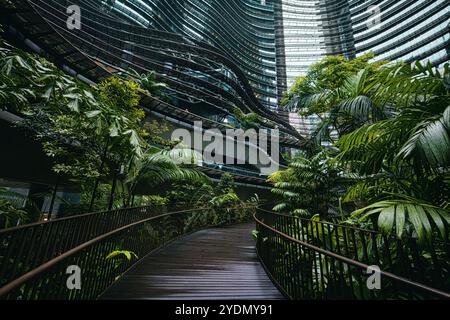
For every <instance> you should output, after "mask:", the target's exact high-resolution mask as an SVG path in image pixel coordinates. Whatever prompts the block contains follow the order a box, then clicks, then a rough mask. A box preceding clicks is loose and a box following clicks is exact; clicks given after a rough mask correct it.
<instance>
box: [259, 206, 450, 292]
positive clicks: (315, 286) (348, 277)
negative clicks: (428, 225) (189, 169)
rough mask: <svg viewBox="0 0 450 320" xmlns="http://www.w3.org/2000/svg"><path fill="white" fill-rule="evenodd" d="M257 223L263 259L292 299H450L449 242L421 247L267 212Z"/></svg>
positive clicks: (358, 231) (345, 227) (276, 280)
mask: <svg viewBox="0 0 450 320" xmlns="http://www.w3.org/2000/svg"><path fill="white" fill-rule="evenodd" d="M255 221H256V223H257V231H258V242H257V251H258V255H259V258H260V260H261V262H262V263H263V265H264V267H265V268H266V270H267V272H268V274H269V275H270V276H271V278H272V280H273V281H274V282H275V283H276V284H277V286H278V287H279V288H280V290H281V291H282V292H283V293H284V294H285V295H286V296H287V297H288V298H290V299H295V300H296V299H357V300H367V299H450V293H449V270H450V268H449V267H450V259H449V256H450V255H449V250H448V249H449V247H448V244H447V243H439V242H438V243H434V244H433V246H430V247H427V248H423V247H422V246H421V245H419V244H418V243H417V241H416V240H415V239H409V240H408V241H400V240H397V239H395V238H389V237H387V236H385V235H382V234H380V233H378V232H375V231H372V230H366V229H361V228H355V227H352V226H347V225H339V224H333V223H328V222H321V221H317V220H314V219H312V220H311V219H302V218H299V217H294V216H287V215H282V214H277V213H273V212H270V211H265V210H258V212H257V214H256V215H255ZM369 267H370V268H369ZM374 267H375V269H374ZM378 270H380V273H379V276H380V278H379V279H377V278H376V277H374V278H371V276H372V275H374V271H378ZM372 280H373V281H378V280H381V282H380V283H379V285H380V286H381V288H380V289H379V288H377V283H376V282H374V283H372V284H373V286H371V285H370V283H369V284H368V282H371V281H372Z"/></svg>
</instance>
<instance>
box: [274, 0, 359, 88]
mask: <svg viewBox="0 0 450 320" xmlns="http://www.w3.org/2000/svg"><path fill="white" fill-rule="evenodd" d="M280 3H281V5H280V8H281V13H279V14H280V15H281V16H282V18H281V19H278V20H277V22H278V23H279V24H281V26H280V25H278V28H282V30H283V36H282V37H279V38H277V45H278V46H279V47H282V48H283V49H279V52H282V53H283V54H284V59H285V66H281V68H283V67H284V70H285V73H284V74H282V75H279V83H278V84H279V87H281V91H286V90H287V89H288V88H289V87H290V86H291V85H292V84H293V83H294V81H295V78H296V77H298V76H301V75H304V74H305V73H306V71H307V69H308V67H309V66H310V65H312V64H314V63H316V62H317V61H319V60H320V59H322V58H324V57H326V56H329V55H343V56H345V57H347V58H349V59H352V58H354V57H355V53H356V52H355V46H354V40H353V31H352V25H351V17H350V7H349V4H348V2H347V0H334V1H329V0H280Z"/></svg>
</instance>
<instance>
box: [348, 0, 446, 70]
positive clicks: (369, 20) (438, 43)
mask: <svg viewBox="0 0 450 320" xmlns="http://www.w3.org/2000/svg"><path fill="white" fill-rule="evenodd" d="M349 4H350V12H351V18H352V25H353V33H354V37H355V46H356V54H357V55H361V54H363V53H365V52H368V51H372V52H374V53H375V54H376V58H375V60H389V61H396V60H402V61H405V62H412V61H414V60H419V61H423V62H426V63H427V62H430V63H431V64H432V65H433V66H439V65H441V64H443V63H444V62H448V61H449V60H450V1H449V0H383V1H380V0H370V1H367V0H365V1H363V0H350V1H349Z"/></svg>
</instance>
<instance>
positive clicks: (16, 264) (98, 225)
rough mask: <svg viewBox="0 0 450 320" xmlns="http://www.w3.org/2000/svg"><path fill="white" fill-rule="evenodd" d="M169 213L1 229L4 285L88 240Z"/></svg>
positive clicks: (147, 211) (0, 280)
mask: <svg viewBox="0 0 450 320" xmlns="http://www.w3.org/2000/svg"><path fill="white" fill-rule="evenodd" d="M166 210H167V208H164V207H155V206H148V207H139V208H126V209H118V210H113V211H110V212H106V211H105V212H96V213H89V214H82V215H77V216H72V217H67V218H62V219H56V220H51V221H46V222H38V223H33V224H28V225H24V226H19V227H15V228H10V229H4V230H0V286H2V285H5V284H6V283H8V282H10V281H12V280H13V279H15V278H17V277H19V276H21V275H23V274H25V273H26V272H28V271H30V270H32V269H34V268H36V267H37V266H39V265H41V264H43V263H45V262H47V261H49V260H51V259H53V258H55V257H57V256H59V255H61V254H63V253H65V252H67V251H68V250H70V249H72V248H74V247H76V246H78V245H80V244H82V243H84V242H86V241H88V240H91V239H93V238H95V237H97V236H99V235H102V234H105V233H107V232H109V231H112V230H115V229H117V228H119V227H123V226H126V225H128V224H130V223H133V222H136V221H140V220H143V219H146V218H149V217H152V216H154V215H157V214H159V213H163V212H167V211H166Z"/></svg>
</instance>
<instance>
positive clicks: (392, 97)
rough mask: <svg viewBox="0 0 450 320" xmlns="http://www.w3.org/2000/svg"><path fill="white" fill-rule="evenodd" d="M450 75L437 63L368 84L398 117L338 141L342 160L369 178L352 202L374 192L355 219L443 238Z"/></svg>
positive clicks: (398, 67)
mask: <svg viewBox="0 0 450 320" xmlns="http://www.w3.org/2000/svg"><path fill="white" fill-rule="evenodd" d="M449 76H450V67H449V65H445V66H444V70H443V72H439V71H437V70H434V69H433V68H432V67H431V65H427V66H424V65H422V64H420V63H416V64H414V65H408V64H395V65H391V66H388V67H385V68H382V69H381V70H380V72H379V73H376V74H375V75H374V76H373V77H372V79H371V81H369V83H368V84H367V89H366V90H370V91H371V100H372V101H373V102H374V104H376V105H377V106H378V107H379V108H380V109H381V110H383V108H384V110H386V109H391V110H393V112H392V113H391V115H390V116H389V117H387V118H386V119H382V120H379V121H372V122H371V123H367V124H366V125H363V126H362V127H361V128H359V129H357V130H354V131H353V132H351V133H349V134H347V135H344V136H343V137H341V139H340V140H339V142H338V144H337V146H338V147H339V149H340V154H339V155H338V159H339V160H340V161H342V162H343V163H346V164H348V165H350V166H351V168H352V170H355V171H357V172H358V173H360V174H362V175H366V176H367V177H366V179H365V180H364V181H362V182H361V183H359V184H358V185H356V186H354V187H353V188H352V189H351V193H352V194H353V196H352V197H347V200H355V198H359V200H363V199H361V197H364V196H365V195H368V193H371V194H372V196H371V197H370V198H369V199H366V200H370V201H368V202H369V204H370V205H369V206H368V207H366V208H363V209H361V210H358V211H356V212H355V215H354V216H355V217H361V215H362V214H363V215H362V218H361V219H362V220H364V219H366V218H368V217H370V216H374V217H375V218H376V219H378V220H377V221H378V226H379V227H380V230H382V231H384V232H386V233H392V232H396V234H397V235H398V236H399V237H400V236H402V235H403V234H404V233H406V234H407V235H408V236H413V235H414V234H415V235H417V236H418V237H419V239H420V240H421V241H425V240H427V239H428V240H430V239H431V238H432V236H433V231H434V230H438V231H439V232H438V233H437V234H439V235H441V236H442V237H445V235H444V233H443V230H444V229H445V227H446V224H448V222H449V217H450V212H449V211H448V203H449V196H448V195H449V194H450V193H449V178H448V177H449V167H450V152H449V151H448V150H450V135H449V133H450V91H449V88H448V85H447V82H448V78H449ZM358 193H359V196H358V197H355V195H356V194H358ZM394 225H395V230H394Z"/></svg>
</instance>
